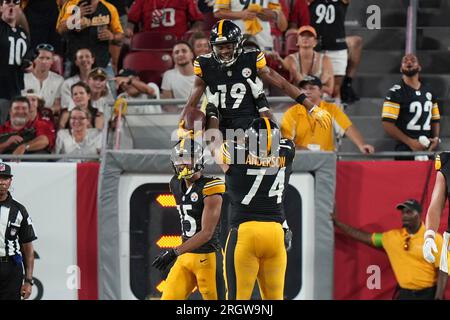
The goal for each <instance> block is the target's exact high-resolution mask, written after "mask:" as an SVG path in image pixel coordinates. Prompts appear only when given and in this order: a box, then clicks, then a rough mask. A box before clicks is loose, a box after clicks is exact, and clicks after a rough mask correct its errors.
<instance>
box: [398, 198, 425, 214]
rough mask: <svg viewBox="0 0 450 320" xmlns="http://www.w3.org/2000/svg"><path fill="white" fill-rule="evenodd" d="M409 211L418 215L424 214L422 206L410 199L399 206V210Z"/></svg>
mask: <svg viewBox="0 0 450 320" xmlns="http://www.w3.org/2000/svg"><path fill="white" fill-rule="evenodd" d="M405 208H406V209H409V210H411V211H417V212H418V213H421V212H422V206H421V205H420V203H419V202H418V201H417V200H414V199H408V200H406V201H405V202H402V203H399V204H398V205H397V210H403V209H405Z"/></svg>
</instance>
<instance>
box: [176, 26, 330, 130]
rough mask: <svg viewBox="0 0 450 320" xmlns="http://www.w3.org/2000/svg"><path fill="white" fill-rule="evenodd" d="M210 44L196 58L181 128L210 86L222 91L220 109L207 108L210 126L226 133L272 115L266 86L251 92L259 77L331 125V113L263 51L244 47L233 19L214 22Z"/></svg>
mask: <svg viewBox="0 0 450 320" xmlns="http://www.w3.org/2000/svg"><path fill="white" fill-rule="evenodd" d="M210 45H211V47H212V52H211V53H209V54H206V55H201V56H199V57H197V58H196V60H195V61H194V72H195V74H196V75H197V77H196V78H195V83H194V87H193V89H192V92H191V96H190V97H189V100H188V102H187V104H186V106H185V108H184V110H183V113H182V115H181V121H180V127H181V128H183V127H184V118H185V116H186V114H187V113H189V112H191V111H192V110H193V109H196V108H197V105H198V103H199V100H200V98H201V97H202V95H203V93H204V92H205V90H206V88H207V87H208V89H209V90H210V92H211V93H212V94H215V93H217V92H218V93H219V95H220V99H219V107H218V109H211V108H209V110H208V109H207V110H206V114H207V117H208V119H209V121H208V124H207V128H208V129H209V128H219V127H220V129H221V131H222V134H223V133H224V130H225V129H238V128H241V129H244V130H245V129H247V128H248V126H249V125H250V123H251V122H252V121H253V119H255V118H259V117H260V116H265V117H268V118H272V116H271V113H270V110H269V104H268V102H267V100H266V98H265V95H264V92H263V90H261V91H260V94H259V95H257V96H256V94H255V92H253V93H252V91H255V87H257V85H258V82H260V80H259V79H258V77H260V78H261V79H262V80H263V81H265V82H267V83H270V84H271V85H273V86H276V87H278V88H280V89H282V90H283V91H284V92H285V93H286V94H287V95H288V96H290V97H291V98H293V99H295V101H297V102H298V103H299V104H302V105H304V106H305V107H306V108H307V109H308V111H309V112H310V114H311V115H312V116H313V118H314V119H315V120H316V121H317V122H319V124H320V125H322V126H325V127H327V126H330V125H331V116H330V114H329V113H328V112H327V111H325V110H322V109H320V108H319V107H318V106H316V105H314V104H313V103H312V102H311V101H309V100H308V99H307V98H306V96H305V95H304V94H302V93H301V91H300V89H298V88H297V87H295V86H293V85H291V84H290V83H289V82H288V81H287V80H286V79H284V78H283V77H282V76H281V75H279V74H278V73H277V72H276V71H274V70H272V69H271V68H269V67H268V66H267V65H266V59H265V56H264V53H263V52H261V51H259V50H253V49H252V50H247V49H244V48H243V46H242V34H241V29H240V28H239V27H238V26H237V25H236V24H234V23H233V22H231V21H230V20H220V21H218V22H217V23H216V24H215V25H214V26H213V28H212V30H211V36H210ZM252 89H253V90H252ZM254 94H255V96H254ZM208 113H209V116H208ZM219 122H220V124H219ZM184 128H185V129H186V130H191V128H186V127H184Z"/></svg>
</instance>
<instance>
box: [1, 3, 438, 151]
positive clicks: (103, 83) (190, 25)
mask: <svg viewBox="0 0 450 320" xmlns="http://www.w3.org/2000/svg"><path fill="white" fill-rule="evenodd" d="M349 4H350V0H338V1H333V2H330V3H329V2H327V1H326V0H295V1H293V0H268V1H261V2H255V3H254V2H252V1H247V2H242V1H236V0H163V1H157V0H134V1H128V0H109V1H107V0H59V1H56V2H55V1H50V0H40V1H37V0H22V2H21V3H20V4H19V1H15V2H8V3H7V4H5V3H4V4H3V5H2V11H3V12H4V13H5V14H2V20H4V21H5V22H6V23H9V24H10V26H12V24H11V23H10V22H7V21H10V20H11V19H12V18H11V17H9V18H8V17H7V15H6V13H8V12H9V11H7V8H10V7H11V6H13V7H14V10H15V11H14V12H15V16H14V26H19V27H20V28H22V29H20V30H24V32H26V33H27V35H28V38H29V39H28V40H29V42H28V46H27V50H26V54H25V53H24V54H23V56H22V57H21V58H22V60H23V61H17V63H18V62H21V63H20V64H19V63H18V64H19V65H18V66H17V67H16V68H18V67H20V68H21V69H20V70H21V71H20V72H23V85H22V90H21V91H20V92H21V96H22V97H26V98H27V99H28V100H29V101H30V106H29V107H30V110H29V114H30V115H31V116H32V117H33V118H30V119H29V121H30V122H32V121H35V120H33V119H36V115H39V117H38V119H40V120H45V121H48V122H49V123H51V124H52V125H53V130H55V131H58V130H64V129H66V130H71V124H72V121H71V118H70V117H71V112H72V111H73V110H74V108H79V109H80V110H81V111H82V112H85V113H86V114H87V115H89V116H86V121H85V124H86V126H87V128H88V129H96V130H99V131H100V130H102V129H103V127H104V123H105V121H108V120H109V119H106V118H105V117H106V116H109V115H107V114H106V111H107V108H108V106H110V105H112V104H113V103H114V101H115V99H117V98H118V97H121V98H126V99H127V100H147V99H152V98H158V99H171V98H175V99H187V98H188V97H189V95H190V91H191V88H192V87H193V84H194V80H195V75H194V68H193V64H192V62H193V60H194V58H195V57H196V56H198V55H202V54H207V53H209V52H210V51H211V48H210V45H209V31H210V28H211V26H212V25H213V24H214V23H215V22H216V21H217V20H219V19H224V18H225V19H231V20H232V21H233V22H234V23H236V24H237V25H239V26H240V27H241V29H242V30H243V33H244V34H245V36H246V38H247V40H246V42H245V43H244V45H245V46H246V47H247V48H257V49H259V50H261V51H264V52H265V54H266V59H267V63H268V65H269V66H270V67H272V68H273V69H275V70H276V71H278V72H279V73H280V74H282V75H283V76H284V77H286V78H287V79H288V80H289V81H290V82H291V83H292V84H294V85H297V86H299V87H301V86H300V83H302V81H304V79H305V78H309V77H311V76H313V77H317V79H318V80H319V81H318V82H320V88H317V89H318V90H316V91H317V92H319V94H320V97H318V99H319V101H320V103H324V104H326V103H329V106H333V107H332V109H333V110H332V111H333V112H334V113H335V114H336V115H337V116H336V117H335V119H346V121H344V123H345V124H346V126H345V128H344V127H342V125H341V126H335V128H334V129H333V130H332V132H331V133H330V135H328V133H326V135H327V139H332V140H330V141H334V140H336V138H337V139H339V137H340V136H342V135H343V134H344V133H345V134H346V135H347V136H348V137H349V138H350V139H351V140H352V141H353V142H355V143H356V145H357V146H358V148H359V149H360V150H361V151H362V152H364V153H368V152H369V153H371V152H373V148H372V147H371V146H370V147H371V148H367V147H366V146H363V145H365V144H364V143H363V140H361V139H362V136H361V134H359V131H356V132H357V133H358V136H357V139H356V140H355V139H352V137H353V138H354V137H355V136H354V135H352V133H353V132H354V130H352V129H353V128H354V127H353V126H351V122H350V119H348V117H347V116H346V115H345V113H344V112H340V111H335V108H337V109H339V108H340V109H342V110H343V109H344V108H345V106H346V105H345V104H346V103H352V102H354V101H357V100H358V99H359V97H358V96H357V95H356V93H355V92H354V91H353V88H352V79H353V77H354V76H355V74H356V70H357V67H358V64H359V61H360V59H361V51H362V39H361V38H360V37H358V36H346V33H345V27H344V21H345V14H346V10H347V6H348V5H349ZM321 6H334V11H335V12H336V15H335V16H334V18H333V19H334V20H333V21H331V20H330V19H328V18H326V17H322V16H320V12H321V10H319V9H323V8H321ZM10 15H11V14H10ZM44 15H46V17H45V19H43V18H42V17H43V16H44ZM144 33H148V34H151V35H152V37H153V38H151V39H153V40H152V41H145V42H144V44H145V46H147V47H146V48H144V49H136V48H134V47H133V41H132V39H133V37H134V36H135V35H136V34H140V35H142V34H144ZM155 35H156V36H155ZM167 36H169V37H167ZM158 37H159V38H158ZM149 39H150V38H149ZM158 39H161V41H158ZM0 41H1V40H0ZM163 43H167V46H166V47H165V46H164V44H163ZM139 50H141V51H142V52H152V54H154V53H155V52H157V53H158V54H160V57H161V59H162V60H163V61H166V62H167V61H170V63H167V64H164V65H165V66H167V67H164V68H165V69H164V68H163V70H162V69H161V67H159V69H158V68H156V69H155V70H153V71H152V70H146V69H145V68H144V69H140V68H139V63H140V62H144V61H138V63H137V64H136V63H135V64H134V65H135V66H137V67H135V68H130V67H128V65H127V62H126V57H127V55H129V54H131V53H133V52H135V51H139ZM28 60H29V62H28V63H27V61H28ZM150 60H151V59H150ZM145 63H146V64H147V65H148V63H150V64H151V63H152V61H145ZM154 63H155V64H158V63H159V64H161V63H160V61H154ZM128 64H129V63H128ZM58 65H59V66H61V65H62V66H63V67H61V68H58V67H57V66H58ZM169 66H171V67H169ZM133 69H134V70H133ZM150 69H151V68H150ZM15 70H18V69H15ZM20 72H19V73H20ZM15 73H17V72H15ZM17 85H18V86H20V85H21V80H20V77H18V80H17ZM303 89H305V88H303ZM10 91H11V92H13V91H14V90H10ZM306 91H308V90H306V89H305V92H306ZM309 91H310V93H311V91H313V90H309ZM267 92H269V94H272V95H277V91H276V90H273V91H272V90H271V88H268V90H267ZM17 93H18V92H15V94H14V95H13V94H10V93H8V94H3V95H2V99H1V104H2V105H3V107H2V108H3V109H5V107H4V106H6V111H4V112H3V114H4V115H3V116H2V120H1V123H0V125H7V123H6V122H5V121H6V120H7V119H8V120H9V121H11V120H12V119H11V117H12V115H11V114H12V113H11V111H10V108H11V106H12V103H11V102H12V99H13V98H14V97H15V96H16V95H17ZM19 95H20V94H19ZM327 106H328V104H327ZM180 107H181V105H163V106H159V105H148V106H140V107H136V108H129V113H160V112H174V113H179V112H180ZM298 108H299V106H298V105H292V106H291V107H290V109H289V110H287V112H286V114H285V116H284V119H285V120H283V122H284V127H285V128H286V127H289V128H290V129H289V130H291V131H292V130H294V129H293V128H295V127H296V126H299V127H300V124H298V123H297V122H298V121H299V120H298V119H299V118H298V112H297V111H296V110H297V109H298ZM330 108H331V107H330ZM11 110H12V108H11ZM330 110H331V109H330ZM6 113H7V114H8V116H6ZM294 114H295V115H296V116H295V117H292V115H294ZM296 117H297V119H296V121H294V120H292V122H291V123H289V124H288V123H287V120H286V119H291V118H292V119H294V118H296ZM305 117H306V118H305V119H303V120H302V123H303V122H304V121H306V120H307V115H305ZM41 118H42V119H41ZM78 118H79V117H78ZM433 119H434V118H433ZM347 120H348V121H347ZM75 122H76V121H75ZM338 122H339V121H335V123H338ZM305 123H306V122H305ZM9 125H11V123H9ZM13 127H14V128H16V129H21V128H18V127H17V126H13ZM303 127H304V128H306V127H307V126H303ZM347 128H350V130H348V131H346V129H347ZM355 129H356V128H355ZM285 131H286V132H287V131H288V130H285ZM294 131H295V130H294ZM291 135H292V134H291ZM86 136H89V135H86ZM430 138H431V137H430ZM48 139H49V144H48V146H50V148H49V147H48V146H47V147H46V148H47V149H46V150H48V151H49V152H54V151H55V150H53V149H52V147H53V145H54V142H55V141H54V137H53V138H52V137H49V138H48ZM52 139H53V140H52ZM12 140H14V139H9V141H10V142H11V141H12ZM66 140H67V139H66ZM74 141H76V139H75V140H74ZM15 143H18V142H17V141H15ZM22 144H23V143H22ZM313 144H314V143H313ZM307 145H308V143H306V144H305V143H300V144H298V148H307V149H309V148H308V147H307ZM336 147H337V146H336V144H335V143H331V144H329V146H327V147H325V148H324V147H323V146H322V147H319V149H322V150H323V149H326V150H328V149H330V150H336ZM10 149H11V148H10ZM72 149H73V148H60V149H58V152H66V150H72ZM313 149H314V148H313ZM61 150H62V151H61ZM31 151H32V149H31V150H30V149H26V150H25V152H26V153H29V152H31ZM3 152H5V151H3ZM12 152H14V150H12Z"/></svg>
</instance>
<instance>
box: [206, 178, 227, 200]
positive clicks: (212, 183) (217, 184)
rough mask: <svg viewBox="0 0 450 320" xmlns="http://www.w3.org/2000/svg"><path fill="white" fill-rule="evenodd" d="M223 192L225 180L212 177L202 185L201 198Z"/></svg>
mask: <svg viewBox="0 0 450 320" xmlns="http://www.w3.org/2000/svg"><path fill="white" fill-rule="evenodd" d="M224 192H225V182H224V181H223V180H222V179H220V178H212V179H211V180H209V181H208V182H206V183H205V185H204V186H203V190H202V193H203V198H205V197H208V196H212V195H215V194H219V195H221V194H223V193H224Z"/></svg>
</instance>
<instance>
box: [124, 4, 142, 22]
mask: <svg viewBox="0 0 450 320" xmlns="http://www.w3.org/2000/svg"><path fill="white" fill-rule="evenodd" d="M143 14H144V0H135V1H134V2H133V4H132V5H131V7H130V10H129V11H128V21H129V22H131V23H134V24H138V23H139V22H140V21H143Z"/></svg>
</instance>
